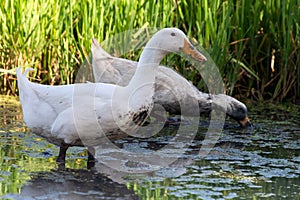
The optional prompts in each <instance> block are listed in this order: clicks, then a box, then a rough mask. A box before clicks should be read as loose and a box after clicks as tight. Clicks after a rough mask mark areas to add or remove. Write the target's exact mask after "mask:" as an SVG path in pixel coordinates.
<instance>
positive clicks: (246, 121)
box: [239, 117, 252, 127]
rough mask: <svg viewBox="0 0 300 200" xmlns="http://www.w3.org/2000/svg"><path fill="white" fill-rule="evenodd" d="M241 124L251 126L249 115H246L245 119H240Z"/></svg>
mask: <svg viewBox="0 0 300 200" xmlns="http://www.w3.org/2000/svg"><path fill="white" fill-rule="evenodd" d="M239 123H240V125H241V126H242V127H246V126H251V125H252V124H251V122H250V119H249V118H248V117H245V119H243V120H241V121H239Z"/></svg>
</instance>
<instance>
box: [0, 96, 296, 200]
mask: <svg viewBox="0 0 300 200" xmlns="http://www.w3.org/2000/svg"><path fill="white" fill-rule="evenodd" d="M0 100H1V102H5V103H4V104H3V106H2V107H1V109H0V110H1V112H2V113H5V114H6V117H4V116H3V117H2V116H1V117H2V118H1V120H2V121H1V123H2V124H0V130H1V132H0V141H1V142H0V163H1V164H0V188H1V190H0V198H8V199H9V198H12V199H22V195H27V196H28V197H33V196H35V197H37V196H38V197H41V198H59V197H66V198H67V197H70V196H73V197H74V196H76V197H82V196H84V197H88V196H90V197H97V196H99V195H103V196H106V197H110V194H111V192H112V191H114V189H116V188H119V189H120V192H117V191H115V192H113V193H114V196H115V197H120V198H124V199H166V200H169V199H172V200H173V199H217V198H227V199H242V198H256V199H268V198H269V199H272V198H277V199H280V198H281V199H284V198H286V199H299V198H300V196H299V192H300V179H299V177H300V154H299V147H300V134H299V133H300V125H299V123H296V122H297V121H298V120H299V115H298V113H299V111H300V108H299V106H295V105H292V104H285V105H263V106H259V105H256V106H255V107H252V109H251V110H253V112H250V117H251V118H253V119H254V121H253V123H254V127H253V128H252V129H246V130H245V129H241V128H239V127H238V126H237V125H236V123H235V122H234V121H230V120H229V121H227V122H226V124H225V126H224V129H223V131H222V134H221V137H220V139H219V140H218V142H217V144H216V145H215V147H214V148H213V149H212V151H211V152H210V154H209V155H207V156H206V157H205V158H203V159H200V158H199V157H198V156H197V154H198V152H199V147H201V144H202V141H203V138H204V136H205V133H206V131H207V127H208V125H209V123H208V121H207V119H208V118H207V117H202V118H201V119H200V123H199V130H198V133H197V136H196V139H195V140H194V142H193V144H192V145H191V146H190V147H188V148H187V150H186V153H185V154H184V155H182V158H180V159H179V161H180V160H181V161H182V162H178V163H177V165H176V166H177V167H176V166H175V167H170V168H168V167H165V168H162V169H160V170H158V171H155V172H154V173H151V174H143V173H140V174H126V173H122V172H120V171H114V170H111V169H109V167H108V166H103V165H100V164H101V163H100V162H99V163H98V164H99V166H97V164H96V167H95V168H94V169H93V170H87V169H86V159H87V158H86V155H87V154H86V152H85V151H84V150H83V149H82V148H75V149H71V152H69V154H68V155H67V164H66V170H62V171H61V170H59V169H58V166H57V164H56V162H55V158H56V156H55V155H56V154H57V151H58V150H57V148H55V147H54V146H53V145H51V144H49V143H48V142H46V141H45V140H44V139H42V138H40V137H37V136H35V135H33V134H31V133H30V131H28V130H27V129H26V128H24V126H23V123H22V116H21V110H20V105H19V103H18V101H17V99H15V98H13V99H11V97H10V98H9V99H7V98H3V97H1V98H0ZM267 110H272V112H274V113H273V114H272V116H273V117H272V118H270V115H269V113H268V112H265V111H267ZM286 110H288V112H285V111H286ZM8 111H9V112H8ZM276 113H277V114H276ZM16 116H17V117H16ZM3 119H5V120H3ZM283 119H284V120H283ZM183 125H184V126H188V123H184V124H183ZM177 130H178V125H173V126H169V127H164V128H163V129H162V130H161V132H160V133H159V134H158V135H156V136H155V137H151V138H142V139H137V138H127V139H122V140H118V141H117V142H116V145H117V146H118V147H120V148H123V149H125V150H127V151H131V152H140V153H151V152H153V151H157V150H158V149H160V148H162V147H163V146H164V145H166V144H168V142H170V140H171V139H172V137H173V136H174V134H176V131H177ZM178 145H180V144H178ZM109 152H110V149H106V151H103V153H102V155H100V158H101V159H114V154H110V153H109ZM168 156H172V154H171V153H170V155H168ZM124 163H125V164H126V166H127V167H128V168H131V169H133V170H134V169H136V170H139V169H141V168H143V167H148V166H146V165H141V163H139V162H138V161H137V162H131V161H130V160H124ZM83 182H84V183H85V185H86V187H85V186H84V187H79V186H80V185H82V183H83ZM62 183H67V184H66V185H64V184H62ZM102 183H103V184H105V185H106V186H109V187H106V186H105V185H101V184H102ZM37 185H39V186H43V188H45V187H49V188H56V189H55V190H54V189H53V190H51V193H49V192H47V191H44V190H36V188H37ZM41 191H43V192H41ZM55 191H56V192H55Z"/></svg>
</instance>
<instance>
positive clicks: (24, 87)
mask: <svg viewBox="0 0 300 200" xmlns="http://www.w3.org/2000/svg"><path fill="white" fill-rule="evenodd" d="M32 70H34V69H32V68H27V69H25V71H24V73H22V67H19V68H17V70H16V74H17V79H18V91H19V97H20V101H21V104H22V106H23V105H24V104H25V102H27V101H29V102H31V101H32V100H33V97H36V94H35V92H34V91H33V89H32V87H31V84H32V83H31V82H30V81H29V80H28V78H27V74H28V72H29V71H32Z"/></svg>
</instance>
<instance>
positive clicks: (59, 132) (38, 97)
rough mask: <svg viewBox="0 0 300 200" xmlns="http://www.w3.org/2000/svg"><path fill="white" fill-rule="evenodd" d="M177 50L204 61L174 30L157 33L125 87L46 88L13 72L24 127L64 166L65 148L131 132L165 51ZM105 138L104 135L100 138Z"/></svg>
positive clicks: (147, 104)
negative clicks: (44, 142) (52, 149)
mask: <svg viewBox="0 0 300 200" xmlns="http://www.w3.org/2000/svg"><path fill="white" fill-rule="evenodd" d="M180 51H181V52H183V53H185V54H187V55H189V56H190V57H192V58H193V59H195V60H197V61H202V62H205V61H206V58H205V57H204V56H203V55H202V54H201V53H199V52H198V51H197V50H196V49H195V48H194V47H193V46H192V45H191V43H190V42H189V41H188V39H187V37H186V36H185V34H184V33H183V32H182V31H180V30H179V29H176V28H165V29H162V30H160V31H158V32H157V33H156V34H155V35H154V36H153V37H152V38H151V39H150V41H149V42H148V43H147V45H146V47H145V49H144V51H143V52H142V54H141V57H140V60H139V62H138V65H137V69H136V72H135V73H134V75H133V77H132V79H131V80H130V81H129V83H128V85H126V86H118V85H114V84H107V83H91V84H72V85H65V86H47V85H41V84H37V83H32V82H30V81H29V80H28V79H27V78H26V75H27V73H28V71H29V69H26V70H25V72H24V74H22V72H21V69H20V68H19V69H17V78H18V89H19V96H20V101H21V104H22V110H23V117H24V121H25V123H26V125H27V126H28V127H29V128H30V129H31V131H32V132H33V133H35V134H37V135H40V136H42V137H45V138H46V139H47V140H48V141H49V142H51V143H53V144H56V145H58V146H60V152H59V156H58V158H57V161H58V162H61V163H64V162H65V156H66V151H67V149H68V148H69V147H70V146H87V147H88V148H89V152H90V153H89V160H92V159H93V152H92V151H93V146H96V145H99V144H103V143H102V142H103V141H104V142H107V141H108V140H107V138H108V139H111V138H112V139H114V138H118V137H122V136H123V135H124V133H126V134H131V133H132V132H134V131H135V130H136V129H137V128H138V126H139V125H140V124H142V123H143V122H144V120H145V118H146V117H147V115H148V113H149V112H150V111H151V109H152V106H153V95H154V82H155V75H156V71H157V68H158V65H159V63H160V61H161V60H162V59H163V57H164V56H165V55H167V54H168V53H170V52H180ZM105 136H107V137H105Z"/></svg>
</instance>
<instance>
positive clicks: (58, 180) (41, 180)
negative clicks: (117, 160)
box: [5, 169, 139, 200]
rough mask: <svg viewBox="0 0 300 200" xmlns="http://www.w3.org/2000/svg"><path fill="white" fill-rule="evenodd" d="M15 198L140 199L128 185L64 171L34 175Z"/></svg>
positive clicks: (77, 171)
mask: <svg viewBox="0 0 300 200" xmlns="http://www.w3.org/2000/svg"><path fill="white" fill-rule="evenodd" d="M5 197H6V198H14V199H72V200H73V199H99V198H100V197H101V199H128V200H129V199H130V200H134V199H139V197H138V196H137V195H136V194H135V193H134V192H133V191H132V190H129V189H128V188H127V187H126V185H124V184H119V183H116V182H114V181H112V180H110V179H109V178H107V177H106V176H103V175H102V174H99V173H95V172H94V171H92V170H83V169H65V170H62V171H60V170H51V171H49V172H39V173H34V174H32V175H31V179H30V181H29V182H28V183H26V184H25V185H24V186H23V187H22V189H21V191H20V194H19V195H13V194H10V195H6V196H5Z"/></svg>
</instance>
